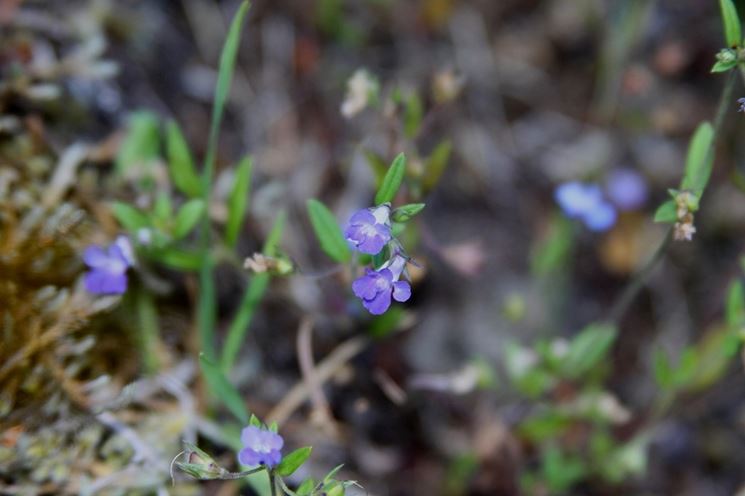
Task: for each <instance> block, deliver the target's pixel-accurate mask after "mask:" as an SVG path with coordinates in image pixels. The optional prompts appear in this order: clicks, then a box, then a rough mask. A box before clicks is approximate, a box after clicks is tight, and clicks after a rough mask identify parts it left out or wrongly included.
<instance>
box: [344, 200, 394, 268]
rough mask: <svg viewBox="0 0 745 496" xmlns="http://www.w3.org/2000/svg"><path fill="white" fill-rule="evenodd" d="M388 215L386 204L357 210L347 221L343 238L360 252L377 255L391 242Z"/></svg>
mask: <svg viewBox="0 0 745 496" xmlns="http://www.w3.org/2000/svg"><path fill="white" fill-rule="evenodd" d="M390 215H391V207H390V205H388V204H384V205H380V206H379V207H372V208H365V209H362V210H358V211H357V212H356V213H355V214H354V215H353V216H352V218H351V219H350V220H349V224H348V225H347V228H346V230H345V231H344V237H345V238H346V240H347V242H348V243H349V245H350V246H351V247H353V248H356V249H357V250H359V251H360V252H362V253H367V254H368V255H377V254H378V253H380V250H382V249H383V247H384V246H385V245H386V243H388V242H389V241H390V240H391V222H390Z"/></svg>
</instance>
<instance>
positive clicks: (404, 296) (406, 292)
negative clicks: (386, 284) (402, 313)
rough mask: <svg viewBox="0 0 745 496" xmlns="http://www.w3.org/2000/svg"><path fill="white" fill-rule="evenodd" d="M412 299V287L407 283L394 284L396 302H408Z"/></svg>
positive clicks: (398, 282)
mask: <svg viewBox="0 0 745 496" xmlns="http://www.w3.org/2000/svg"><path fill="white" fill-rule="evenodd" d="M409 298H411V286H410V285H409V283H408V282H406V281H396V282H394V283H393V299H394V300H396V301H406V300H408V299H409Z"/></svg>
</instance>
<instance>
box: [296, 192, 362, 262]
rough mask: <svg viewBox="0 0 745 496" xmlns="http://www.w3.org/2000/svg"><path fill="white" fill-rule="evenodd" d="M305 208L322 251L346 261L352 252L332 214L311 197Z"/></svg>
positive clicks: (339, 260) (340, 260)
mask: <svg viewBox="0 0 745 496" xmlns="http://www.w3.org/2000/svg"><path fill="white" fill-rule="evenodd" d="M307 208H308V216H309V217H310V222H311V224H312V225H313V231H314V232H315V233H316V238H318V242H319V243H320V244H321V249H322V250H323V251H324V253H326V255H328V256H329V257H331V258H332V259H333V260H335V261H337V262H339V263H345V262H348V261H349V259H350V258H351V255H352V254H351V252H350V251H349V246H348V245H347V242H346V241H345V240H344V234H343V233H342V231H341V228H340V227H339V224H338V222H337V221H336V217H334V214H332V213H331V211H330V210H329V209H328V208H326V206H325V205H324V204H323V203H321V202H319V201H318V200H315V199H312V198H311V199H310V200H308V203H307Z"/></svg>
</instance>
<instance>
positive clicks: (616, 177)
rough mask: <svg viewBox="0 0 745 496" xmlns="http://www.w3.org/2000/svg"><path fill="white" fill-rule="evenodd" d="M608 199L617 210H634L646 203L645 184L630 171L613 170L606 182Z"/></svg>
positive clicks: (625, 169)
mask: <svg viewBox="0 0 745 496" xmlns="http://www.w3.org/2000/svg"><path fill="white" fill-rule="evenodd" d="M606 191H607V192H608V197H609V198H610V201H612V202H613V204H615V205H616V207H618V209H619V210H634V209H637V208H639V207H641V206H642V205H644V202H646V201H647V193H648V189H647V183H646V182H645V181H644V178H643V177H642V176H641V175H640V174H639V173H638V172H636V171H634V170H632V169H627V168H623V169H615V170H614V171H612V172H611V173H610V174H609V176H608V178H607V181H606Z"/></svg>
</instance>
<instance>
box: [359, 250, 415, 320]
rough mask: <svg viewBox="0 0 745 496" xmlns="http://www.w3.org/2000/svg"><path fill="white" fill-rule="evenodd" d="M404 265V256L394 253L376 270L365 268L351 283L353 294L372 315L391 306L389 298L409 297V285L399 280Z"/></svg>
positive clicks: (403, 299)
mask: <svg viewBox="0 0 745 496" xmlns="http://www.w3.org/2000/svg"><path fill="white" fill-rule="evenodd" d="M405 266H406V258H404V257H403V256H402V255H401V254H400V253H394V255H393V256H392V257H391V259H390V260H388V261H387V262H386V263H385V264H383V265H382V266H381V267H380V268H379V269H378V270H372V269H367V271H366V273H365V275H364V276H362V277H360V278H358V279H357V280H355V281H354V282H353V283H352V291H353V292H354V295H355V296H357V297H358V298H360V299H361V300H362V305H363V306H364V307H365V308H366V309H367V311H368V312H370V313H371V314H373V315H381V314H383V313H385V311H386V310H388V307H390V306H391V298H393V299H394V300H396V301H400V302H404V301H406V300H408V299H409V298H410V297H411V286H410V285H409V283H408V282H406V281H399V278H400V277H401V273H402V272H403V270H404V268H405Z"/></svg>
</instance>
